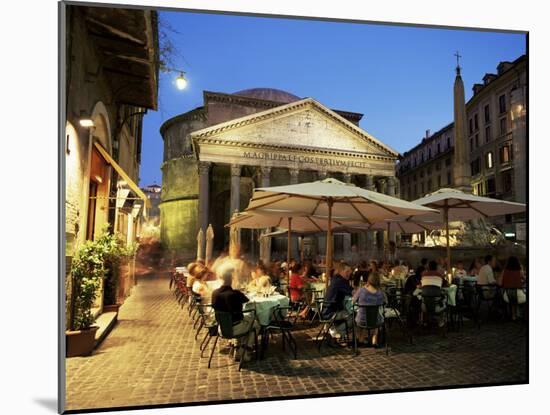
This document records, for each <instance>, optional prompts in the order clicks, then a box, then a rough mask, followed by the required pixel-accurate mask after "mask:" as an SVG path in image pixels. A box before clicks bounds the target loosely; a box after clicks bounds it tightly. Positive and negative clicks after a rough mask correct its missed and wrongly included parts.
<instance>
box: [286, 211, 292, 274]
mask: <svg viewBox="0 0 550 415" xmlns="http://www.w3.org/2000/svg"><path fill="white" fill-rule="evenodd" d="M291 235H292V218H288V236H287V243H286V277H287V281H288V283H289V284H290V244H291V242H292V239H291V238H292V236H291Z"/></svg>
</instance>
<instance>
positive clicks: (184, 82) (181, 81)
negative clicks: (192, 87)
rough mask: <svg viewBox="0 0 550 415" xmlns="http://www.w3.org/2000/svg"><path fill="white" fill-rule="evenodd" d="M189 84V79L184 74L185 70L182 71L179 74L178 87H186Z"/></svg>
mask: <svg viewBox="0 0 550 415" xmlns="http://www.w3.org/2000/svg"><path fill="white" fill-rule="evenodd" d="M186 86H187V79H185V76H183V72H180V74H179V76H178V77H177V78H176V87H177V88H178V89H180V90H181V89H185V87H186Z"/></svg>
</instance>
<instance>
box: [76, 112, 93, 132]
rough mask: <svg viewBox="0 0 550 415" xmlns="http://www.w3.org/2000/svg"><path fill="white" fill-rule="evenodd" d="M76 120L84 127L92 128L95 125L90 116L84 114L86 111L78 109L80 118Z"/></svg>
mask: <svg viewBox="0 0 550 415" xmlns="http://www.w3.org/2000/svg"><path fill="white" fill-rule="evenodd" d="M78 122H79V123H80V125H81V126H82V127H84V128H93V127H95V124H94V120H92V119H91V118H90V116H89V115H87V114H86V111H80V118H79V120H78Z"/></svg>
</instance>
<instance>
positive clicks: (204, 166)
mask: <svg viewBox="0 0 550 415" xmlns="http://www.w3.org/2000/svg"><path fill="white" fill-rule="evenodd" d="M211 167H212V163H211V162H209V161H199V173H200V174H208V172H209V171H210V168H211Z"/></svg>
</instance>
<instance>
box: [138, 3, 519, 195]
mask: <svg viewBox="0 0 550 415" xmlns="http://www.w3.org/2000/svg"><path fill="white" fill-rule="evenodd" d="M160 19H161V20H162V19H164V20H165V21H167V22H168V23H169V24H170V25H171V26H172V27H173V28H174V29H175V30H177V31H178V32H179V34H176V33H170V32H168V34H169V36H170V37H171V39H172V42H173V43H174V45H175V46H176V47H177V49H178V51H179V53H180V56H176V57H175V59H174V60H175V66H176V68H178V69H183V70H185V71H186V72H187V74H186V76H187V78H188V80H189V85H188V87H187V89H185V90H183V91H180V90H178V89H176V88H175V85H174V79H175V77H176V76H177V74H172V73H168V74H166V73H163V74H161V76H160V85H159V110H158V111H156V112H153V111H149V113H148V114H147V115H146V116H145V119H144V128H143V150H142V164H141V178H140V185H148V184H152V183H154V182H156V183H158V184H160V183H161V180H162V173H161V170H160V165H161V162H162V152H163V142H162V137H161V135H160V132H159V128H160V126H161V125H162V123H163V122H164V121H166V120H167V119H169V118H171V117H174V116H176V115H178V114H181V113H184V112H187V111H189V110H191V109H193V108H195V107H197V106H201V105H202V103H203V102H202V92H203V90H208V91H216V92H225V93H231V92H236V91H239V90H242V89H248V88H259V87H269V88H278V89H282V90H286V91H289V92H291V93H293V94H295V95H298V96H300V97H312V98H315V99H316V100H318V101H319V102H321V103H322V104H324V105H326V106H328V107H330V108H335V109H341V110H347V111H354V112H360V113H363V114H364V117H363V119H362V120H361V124H360V125H361V127H362V128H363V129H364V130H366V131H368V132H369V133H370V134H372V135H374V136H375V137H377V138H378V139H380V140H382V141H383V142H385V143H386V144H388V145H389V146H391V147H393V148H394V149H396V150H397V151H399V152H401V153H402V152H404V151H406V150H408V149H410V148H411V147H413V146H414V145H415V144H417V143H418V142H419V141H420V140H421V139H422V137H423V136H424V134H425V131H426V130H427V129H430V130H431V131H432V132H435V131H437V130H438V129H440V128H442V127H444V126H445V125H447V124H448V123H449V122H451V121H452V118H453V107H452V100H453V97H452V90H453V82H454V76H455V70H454V68H455V66H456V58H455V57H454V56H453V54H454V53H455V51H456V50H459V51H460V54H461V55H462V56H463V58H462V59H461V66H462V67H463V69H462V77H463V79H464V86H465V89H466V99H467V100H468V99H469V98H470V97H471V95H472V92H471V88H472V86H473V84H474V83H476V82H482V78H483V76H484V74H485V73H487V72H496V66H497V65H498V63H499V62H500V61H503V60H509V61H512V60H514V59H516V58H517V57H519V56H520V55H522V54H524V53H525V52H526V50H525V45H526V40H525V35H522V34H509V33H492V32H479V31H460V30H446V29H429V28H414V27H400V26H389V25H387V26H385V25H384V26H383V25H372V24H356V23H337V22H321V21H310V20H291V19H277V18H260V17H244V16H225V15H209V14H197V13H186V12H161V13H160Z"/></svg>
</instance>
